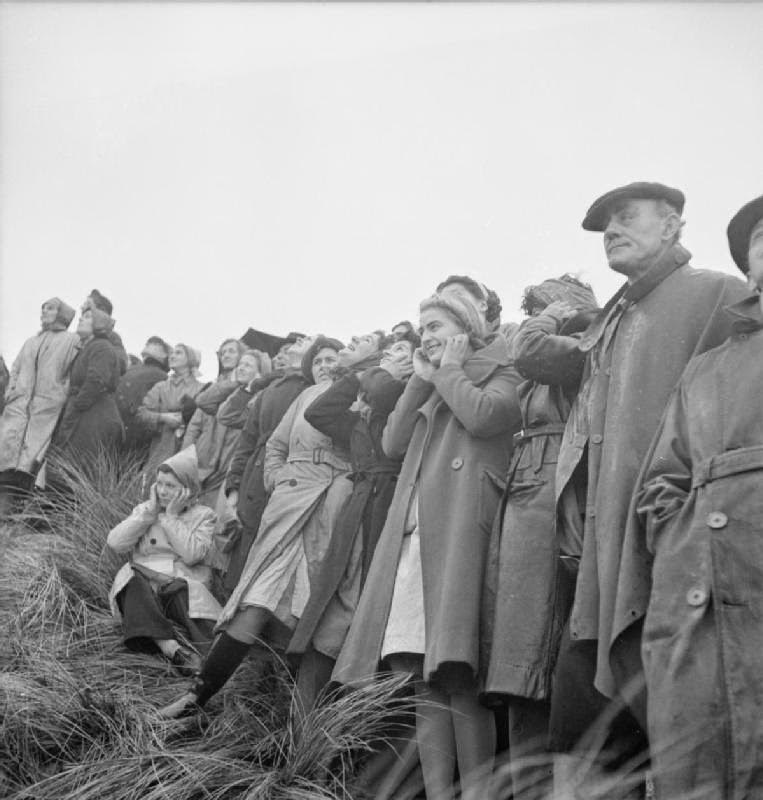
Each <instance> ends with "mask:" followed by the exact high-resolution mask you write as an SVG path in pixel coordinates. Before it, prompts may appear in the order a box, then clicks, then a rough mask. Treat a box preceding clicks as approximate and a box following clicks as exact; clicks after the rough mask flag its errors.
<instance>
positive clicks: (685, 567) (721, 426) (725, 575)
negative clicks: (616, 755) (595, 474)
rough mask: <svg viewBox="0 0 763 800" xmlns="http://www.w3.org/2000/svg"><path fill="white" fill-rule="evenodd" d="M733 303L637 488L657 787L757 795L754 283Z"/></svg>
mask: <svg viewBox="0 0 763 800" xmlns="http://www.w3.org/2000/svg"><path fill="white" fill-rule="evenodd" d="M733 310H734V312H735V313H736V314H737V315H738V316H737V324H736V325H735V332H734V334H733V335H732V337H731V339H730V340H729V341H728V342H727V343H726V344H724V345H722V346H721V347H718V348H717V349H715V350H712V351H710V352H708V353H705V354H704V355H701V356H699V357H697V358H696V359H694V360H693V361H692V362H691V363H690V364H689V366H688V367H687V370H686V373H685V375H684V377H683V379H682V381H681V383H680V385H679V387H678V389H677V391H676V392H675V393H674V395H673V397H672V399H671V402H670V404H669V406H668V408H667V411H666V413H665V417H664V419H663V421H662V424H661V428H660V430H659V432H658V435H657V437H656V438H655V443H654V446H653V449H652V452H651V453H650V455H649V456H648V458H647V462H646V465H645V471H644V479H643V480H644V485H643V488H642V489H641V491H640V493H639V494H638V496H637V503H636V505H637V508H638V509H639V511H640V519H641V521H642V522H643V523H645V524H644V526H643V527H642V535H643V536H644V541H645V544H646V546H647V547H648V549H649V550H650V551H651V552H652V553H653V554H654V564H653V570H652V575H653V585H652V592H651V599H650V601H649V608H648V611H647V615H646V620H645V624H644V639H643V657H644V670H645V673H646V679H647V690H648V721H649V737H650V741H651V742H652V772H653V774H654V776H655V783H656V788H657V795H658V796H659V797H689V796H690V795H691V797H696V798H699V800H711V798H712V800H716V799H717V800H743V798H754V797H761V796H763V723H761V707H763V668H761V663H760V659H761V653H763V492H762V491H761V487H763V414H761V411H760V401H761V387H763V358H761V355H763V315H761V311H760V304H759V298H758V296H757V295H756V296H754V297H752V298H750V299H749V300H748V301H747V302H743V303H740V304H739V305H737V306H736V307H734V309H733Z"/></svg>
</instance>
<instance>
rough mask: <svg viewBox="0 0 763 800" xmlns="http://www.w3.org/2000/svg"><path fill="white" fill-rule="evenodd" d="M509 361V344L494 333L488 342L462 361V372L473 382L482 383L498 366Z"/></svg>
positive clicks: (504, 364)
mask: <svg viewBox="0 0 763 800" xmlns="http://www.w3.org/2000/svg"><path fill="white" fill-rule="evenodd" d="M510 363H511V356H510V354H509V344H508V342H507V341H506V339H505V338H504V337H503V336H502V335H501V334H498V335H496V336H495V337H494V338H493V339H492V340H491V341H490V342H489V343H488V344H486V345H485V346H484V347H481V348H480V349H479V350H475V351H474V352H473V353H472V355H471V356H469V358H467V359H466V361H465V362H464V367H463V369H464V374H465V375H466V377H467V378H469V380H470V381H472V382H473V383H477V384H479V383H483V382H484V381H486V380H487V379H488V378H489V377H490V375H492V374H493V373H494V372H495V371H496V370H497V369H498V368H499V367H505V366H508V365H509V364H510Z"/></svg>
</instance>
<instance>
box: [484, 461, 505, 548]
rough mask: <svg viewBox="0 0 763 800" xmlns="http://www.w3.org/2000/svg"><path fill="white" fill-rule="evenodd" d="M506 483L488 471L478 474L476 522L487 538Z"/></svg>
mask: <svg viewBox="0 0 763 800" xmlns="http://www.w3.org/2000/svg"><path fill="white" fill-rule="evenodd" d="M505 488H506V481H505V480H504V479H503V478H501V477H500V476H499V475H496V473H494V472H492V471H491V470H489V469H483V470H482V472H481V473H480V488H479V509H478V520H479V525H480V528H481V529H482V530H483V531H484V532H485V533H486V534H487V535H488V536H489V535H490V532H491V530H492V528H493V523H494V521H495V517H496V513H497V512H498V507H499V504H500V502H501V497H502V496H503V492H504V490H505Z"/></svg>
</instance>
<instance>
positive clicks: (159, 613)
mask: <svg viewBox="0 0 763 800" xmlns="http://www.w3.org/2000/svg"><path fill="white" fill-rule="evenodd" d="M199 488H200V485H199V465H198V461H197V457H196V448H195V447H188V448H186V449H185V450H182V451H181V452H179V453H177V454H176V455H174V456H172V458H168V459H167V460H166V461H165V462H163V463H162V464H161V465H160V466H159V468H158V469H157V473H156V483H154V485H153V486H152V487H151V493H150V497H149V499H148V500H147V501H146V502H144V503H140V504H139V505H137V506H136V507H135V509H134V510H133V512H132V514H131V515H130V516H129V517H128V518H127V519H126V520H124V521H123V522H120V523H119V525H117V526H116V528H114V529H113V530H112V531H111V532H110V533H109V536H108V539H107V544H108V546H109V547H110V548H111V549H112V550H114V551H115V552H117V553H129V554H130V560H129V561H128V562H127V563H126V564H124V565H123V567H122V568H121V569H120V570H119V572H118V573H117V575H116V578H115V579H114V585H113V586H112V588H111V592H110V593H109V600H110V602H111V608H112V611H113V613H114V616H115V617H116V618H117V619H120V618H121V621H122V631H123V636H124V642H125V645H126V646H127V647H128V648H130V649H131V650H146V649H148V650H153V649H156V648H158V649H159V650H160V651H161V653H162V654H163V655H164V656H165V657H166V658H168V659H169V660H170V661H171V662H172V663H173V664H175V665H176V666H177V667H178V668H179V670H180V671H181V672H182V673H184V674H190V673H193V672H195V671H196V670H197V669H198V668H199V666H200V663H201V660H200V658H199V655H198V653H196V652H194V651H193V650H191V649H190V648H187V647H184V646H182V645H181V644H180V643H179V642H178V640H177V633H176V626H178V627H180V629H181V630H182V632H183V634H184V635H186V636H187V637H188V639H189V640H190V641H191V642H192V643H193V646H194V647H195V648H196V649H197V650H199V651H201V652H205V651H206V649H207V647H208V645H209V642H210V640H211V638H212V629H213V627H214V623H215V621H216V620H217V617H218V615H219V613H220V610H221V607H220V604H219V603H218V602H217V600H215V598H214V597H213V596H212V593H211V592H210V586H211V583H212V569H211V567H209V566H208V565H207V564H206V563H205V560H206V558H207V554H208V553H209V551H210V548H211V546H212V532H213V530H214V526H215V514H214V512H213V511H212V509H211V508H207V507H206V506H203V505H200V504H198V503H197V502H196V496H197V495H198V493H199Z"/></svg>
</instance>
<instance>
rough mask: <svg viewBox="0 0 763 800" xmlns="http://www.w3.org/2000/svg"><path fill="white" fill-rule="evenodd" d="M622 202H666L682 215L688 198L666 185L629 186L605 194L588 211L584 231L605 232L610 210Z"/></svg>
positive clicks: (640, 183)
mask: <svg viewBox="0 0 763 800" xmlns="http://www.w3.org/2000/svg"><path fill="white" fill-rule="evenodd" d="M620 200H665V201H666V202H667V203H669V204H670V205H671V206H673V208H675V210H676V211H677V212H678V213H679V214H681V213H682V212H683V210H684V203H685V202H686V198H685V197H684V193H683V192H682V191H681V190H680V189H674V188H673V187H672V186H665V184H664V183H649V182H647V181H638V182H636V183H629V184H628V185H627V186H619V187H618V188H617V189H612V191H610V192H607V193H606V194H603V195H602V196H601V197H599V198H598V199H597V200H594V202H593V205H592V206H591V207H590V208H589V209H588V212H587V213H586V215H585V219H584V220H583V229H584V230H587V231H603V230H605V229H606V227H607V224H608V222H609V214H610V209H611V207H612V205H613V204H614V203H617V202H619V201H620Z"/></svg>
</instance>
